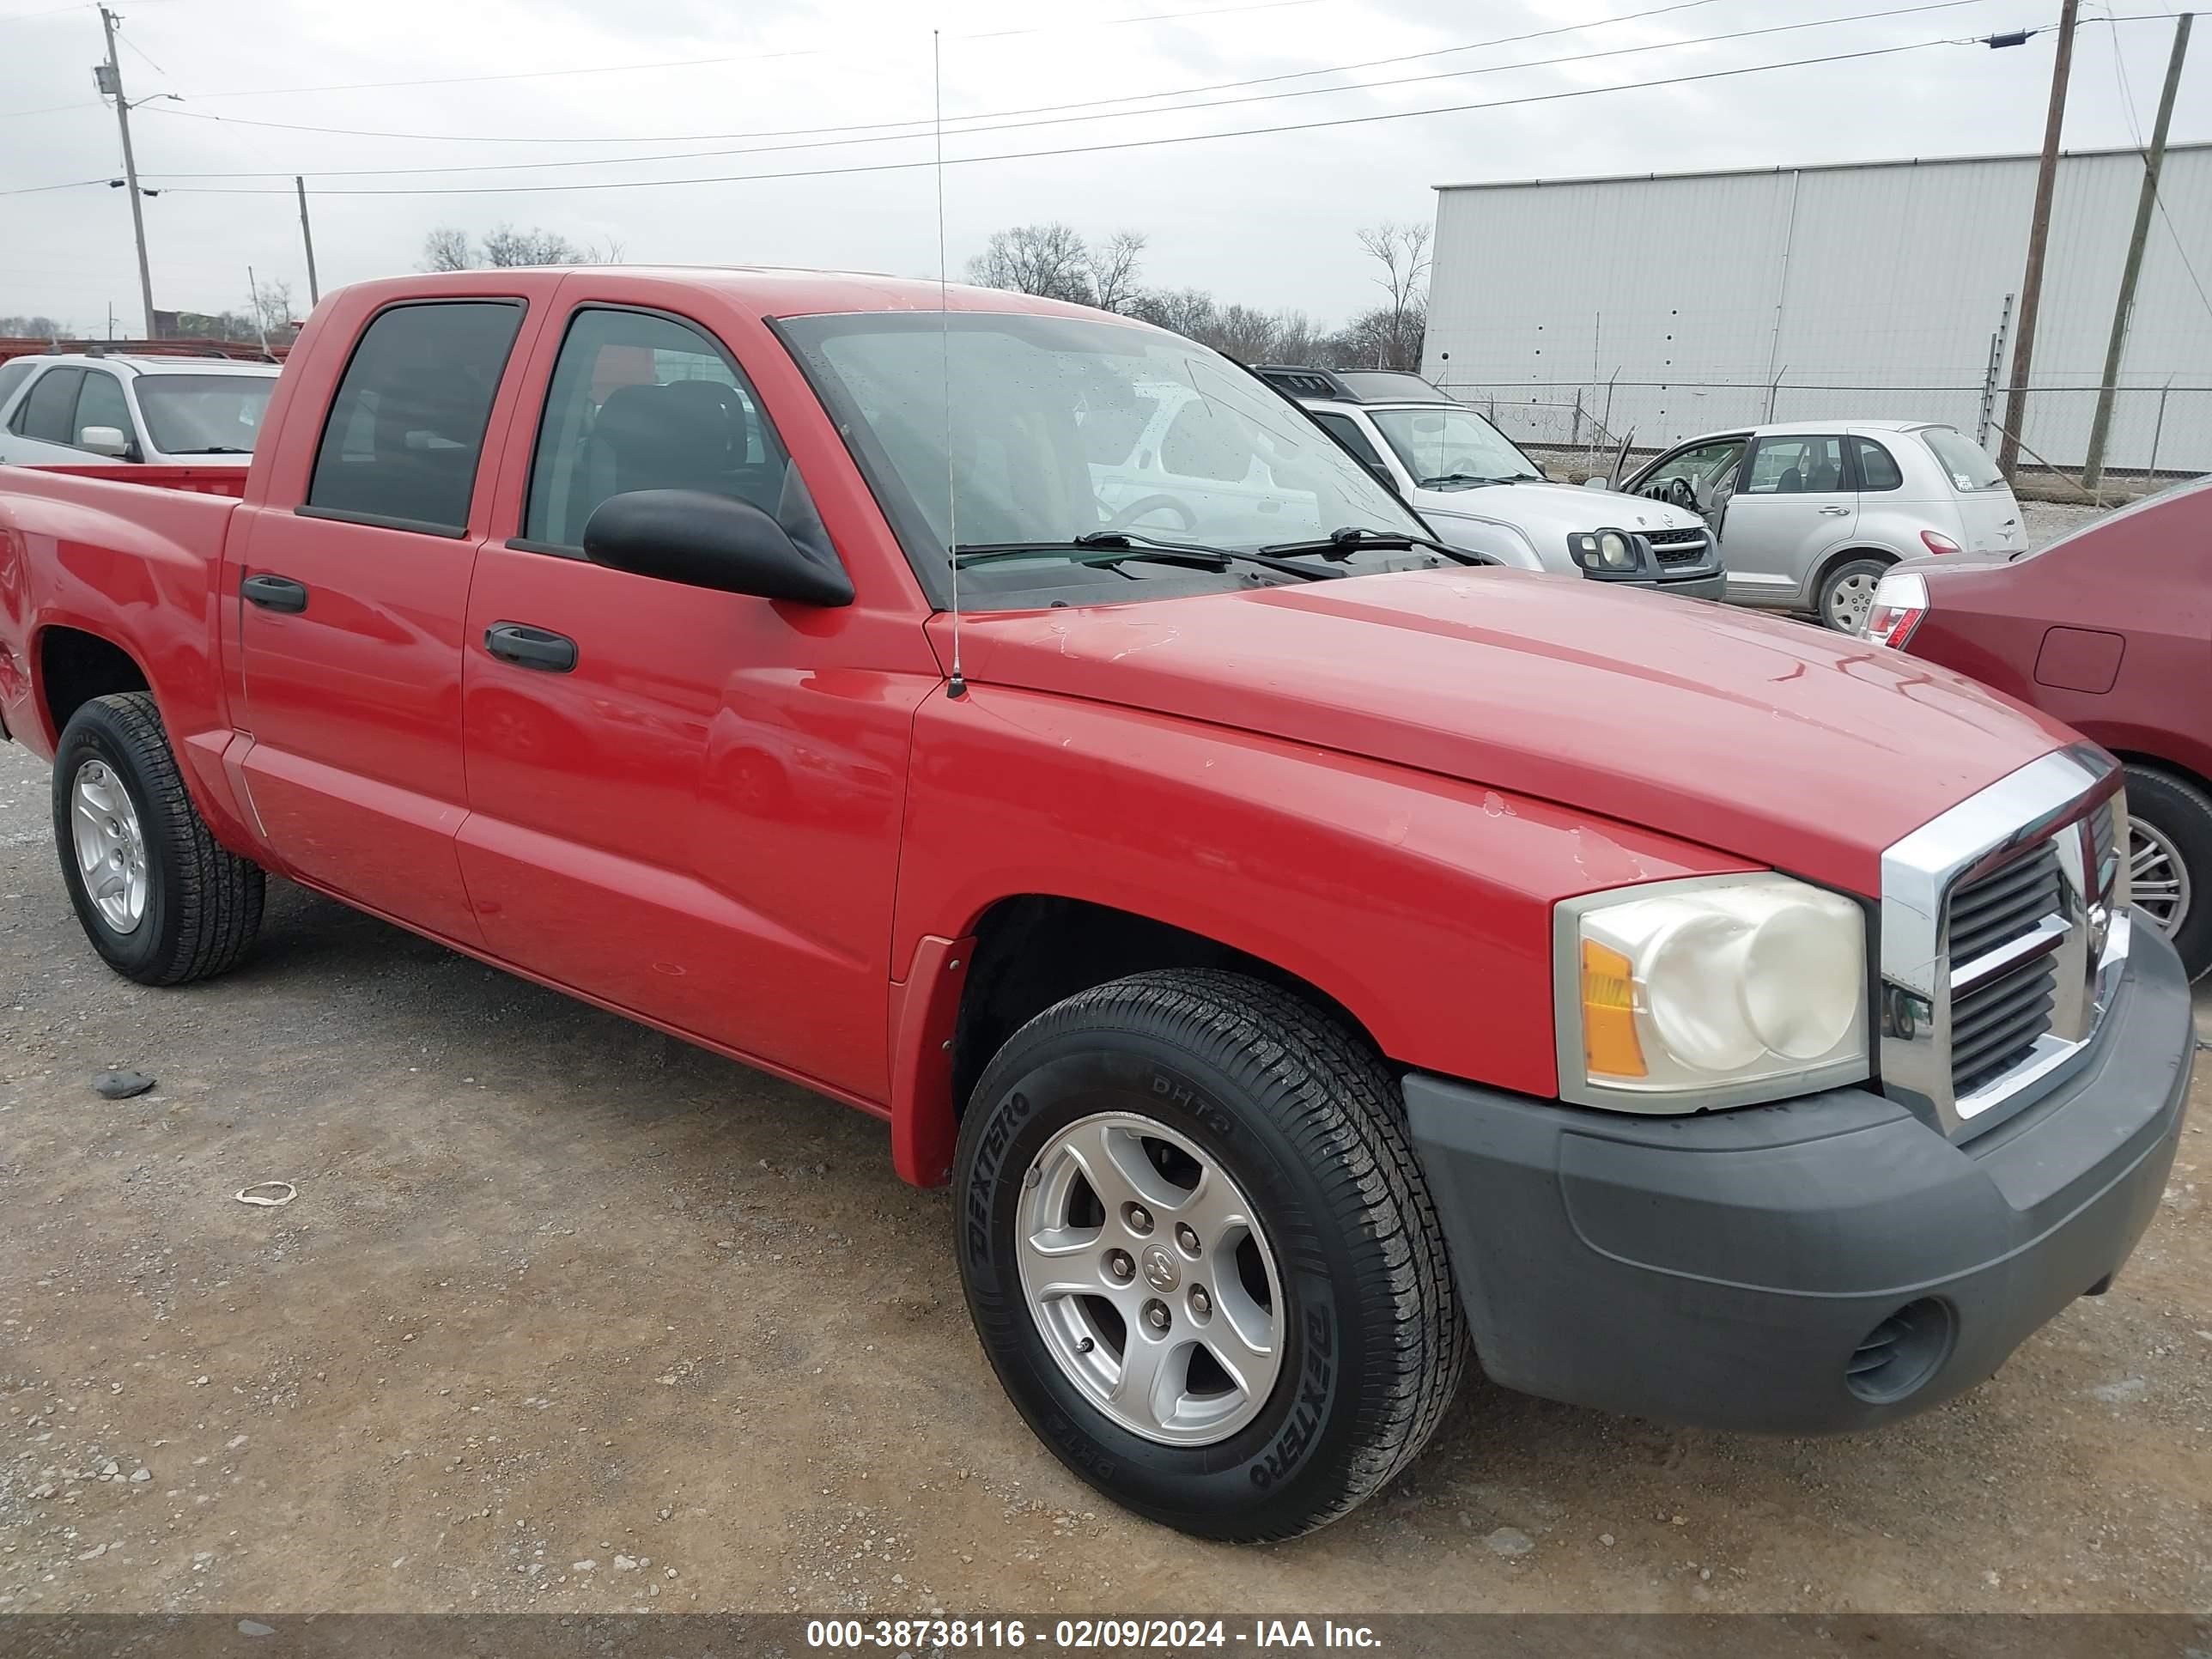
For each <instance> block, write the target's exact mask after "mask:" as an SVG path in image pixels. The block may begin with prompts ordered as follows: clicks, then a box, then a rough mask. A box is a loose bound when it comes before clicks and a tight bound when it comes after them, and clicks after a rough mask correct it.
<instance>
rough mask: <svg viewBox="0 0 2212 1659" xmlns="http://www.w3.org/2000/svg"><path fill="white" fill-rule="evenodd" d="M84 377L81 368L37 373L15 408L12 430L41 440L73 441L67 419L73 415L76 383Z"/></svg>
mask: <svg viewBox="0 0 2212 1659" xmlns="http://www.w3.org/2000/svg"><path fill="white" fill-rule="evenodd" d="M83 379H84V371H83V370H82V369H81V368H50V369H48V370H47V371H46V373H45V374H41V375H40V376H39V378H38V380H36V381H35V382H33V385H32V386H31V390H30V392H28V393H27V395H26V396H25V398H23V406H22V407H21V409H19V410H16V411H15V430H16V431H18V432H20V433H21V434H22V435H23V436H25V437H26V438H36V439H38V440H39V441H40V442H42V443H50V444H74V443H75V442H76V432H75V431H74V430H73V428H71V426H70V422H72V421H74V420H75V419H76V389H77V383H78V382H79V381H81V380H83Z"/></svg>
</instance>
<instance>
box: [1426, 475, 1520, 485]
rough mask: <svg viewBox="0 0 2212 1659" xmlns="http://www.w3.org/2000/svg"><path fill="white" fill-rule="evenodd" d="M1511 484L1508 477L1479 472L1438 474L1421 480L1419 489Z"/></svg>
mask: <svg viewBox="0 0 2212 1659" xmlns="http://www.w3.org/2000/svg"><path fill="white" fill-rule="evenodd" d="M1515 476H1516V477H1517V476H1519V475H1518V474H1516V475H1515ZM1512 482H1513V479H1512V478H1510V477H1489V476H1488V475H1486V474H1484V473H1480V472H1440V473H1438V474H1437V476H1436V477H1433V478H1424V479H1422V480H1421V488H1422V489H1443V488H1444V487H1445V486H1446V485H1447V484H1467V485H1469V486H1474V485H1477V484H1502V483H1512Z"/></svg>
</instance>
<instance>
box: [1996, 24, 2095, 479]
mask: <svg viewBox="0 0 2212 1659" xmlns="http://www.w3.org/2000/svg"><path fill="white" fill-rule="evenodd" d="M2079 4H2080V0H2063V3H2062V4H2061V5H2060V7H2059V9H2058V57H2057V61H2056V62H2055V63H2053V64H2051V112H2050V113H2049V114H2048V115H2047V116H2045V118H2044V124H2043V165H2042V167H2040V168H2039V170H2038V171H2037V173H2036V175H2035V215H2034V217H2033V219H2032V220H2030V222H2029V223H2028V228H2027V275H2025V276H2022V277H2021V283H2020V338H2019V340H2018V342H2017V343H2015V345H2014V347H2013V353H2012V391H2011V393H2010V395H2009V396H2008V397H2007V398H2006V399H2005V422H2004V444H2003V447H2002V448H2001V449H1999V450H1998V452H1997V466H1998V469H1999V470H2000V471H2002V472H2003V474H2004V475H2005V477H2008V478H2009V477H2012V475H2013V469H2014V468H2015V467H2017V466H2018V465H2020V430H2021V422H2023V421H2024V420H2026V419H2027V375H2028V370H2029V369H2030V368H2033V365H2034V362H2035V313H2036V310H2037V308H2038V306H2039V303H2040V301H2042V298H2043V250H2044V246H2045V244H2046V243H2048V242H2049V241H2050V240H2051V191H2052V189H2053V188H2054V187H2055V186H2056V185H2057V182H2058V134H2059V131H2060V129H2061V128H2063V126H2064V125H2066V76H2067V75H2068V74H2069V71H2071V70H2072V69H2073V67H2074V14H2075V11H2076V10H2077V9H2079ZM1992 44H1994V42H1992Z"/></svg>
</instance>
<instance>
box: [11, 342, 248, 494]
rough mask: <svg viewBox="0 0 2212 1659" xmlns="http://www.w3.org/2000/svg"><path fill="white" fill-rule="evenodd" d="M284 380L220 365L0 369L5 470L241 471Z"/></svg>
mask: <svg viewBox="0 0 2212 1659" xmlns="http://www.w3.org/2000/svg"><path fill="white" fill-rule="evenodd" d="M276 373H277V370H276V365H275V364H274V363H240V362H226V361H223V360H222V359H218V358H212V357H120V356H118V357H93V356H63V355H56V356H40V357H17V358H15V359H14V360H13V361H11V362H6V363H0V463H10V462H12V463H13V464H15V465H18V466H71V465H76V466H84V465H98V464H99V463H100V462H101V461H103V460H109V461H129V462H144V463H146V464H147V465H154V466H240V467H242V466H244V465H246V462H247V461H248V460H249V459H252V454H253V441H254V439H255V437H256V436H257V435H258V434H259V433H260V430H261V416H262V415H263V413H264V411H265V410H267V409H268V407H269V394H270V392H273V391H275V390H276Z"/></svg>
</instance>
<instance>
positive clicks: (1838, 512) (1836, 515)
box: [1820, 507, 1850, 519]
mask: <svg viewBox="0 0 2212 1659" xmlns="http://www.w3.org/2000/svg"><path fill="white" fill-rule="evenodd" d="M1820 511H1821V512H1823V513H1826V514H1827V515H1828V517H1830V518H1832V519H1840V518H1842V517H1843V516H1844V513H1848V512H1850V508H1849V507H1822V508H1821V509H1820Z"/></svg>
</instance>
